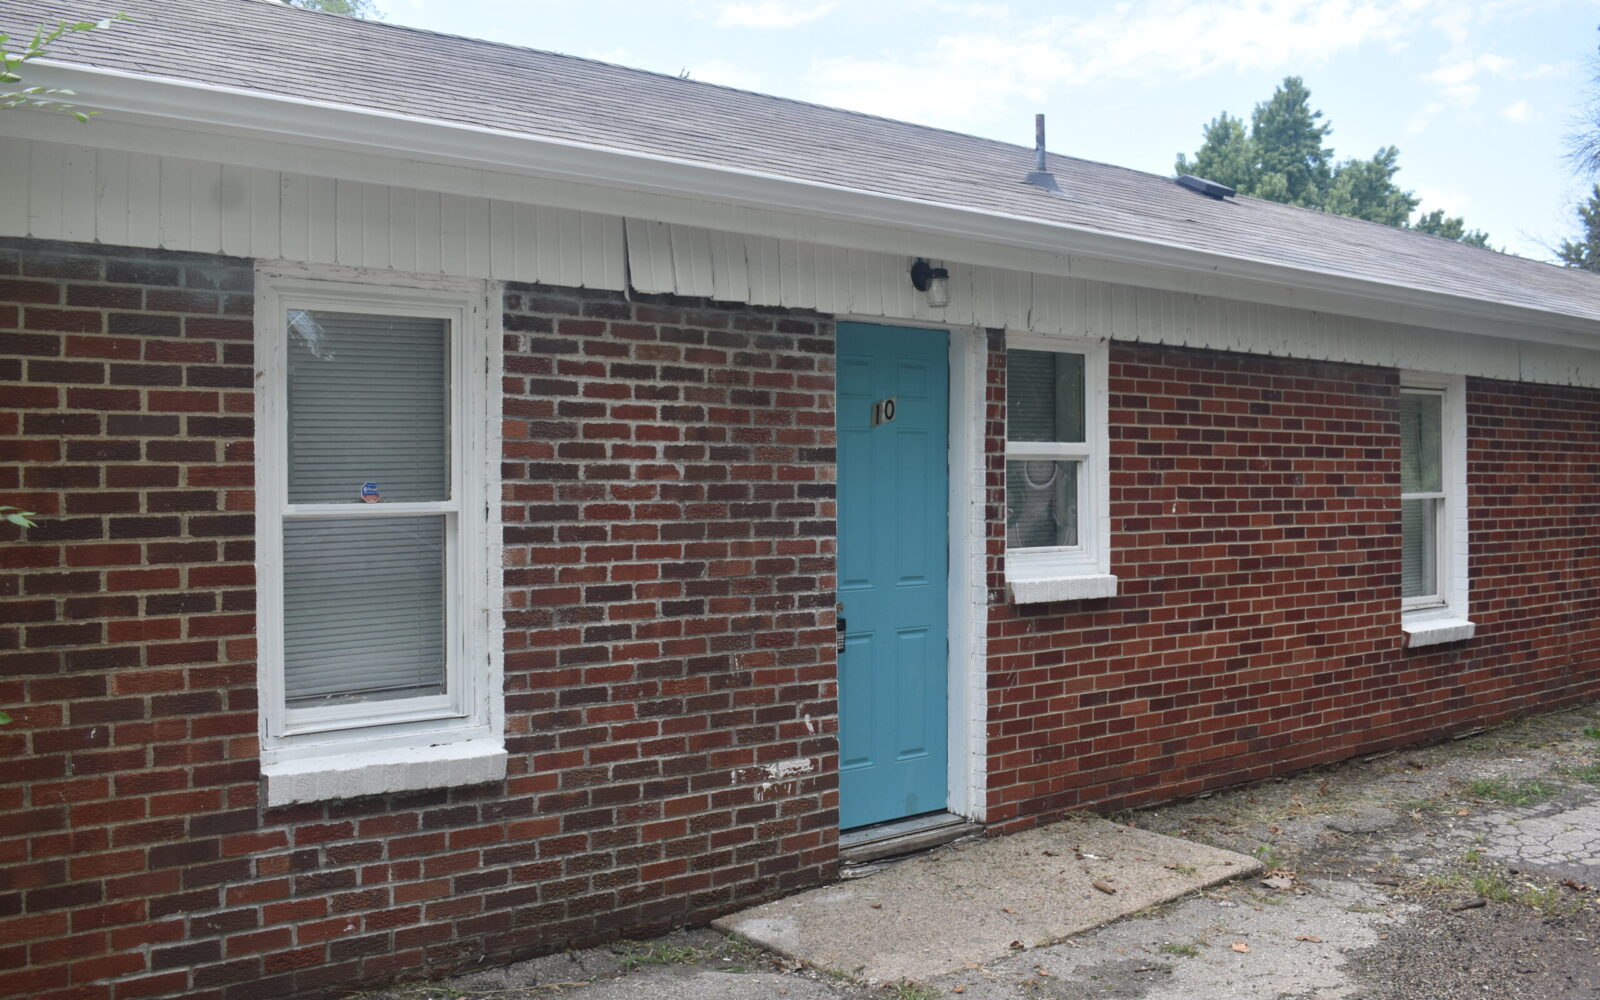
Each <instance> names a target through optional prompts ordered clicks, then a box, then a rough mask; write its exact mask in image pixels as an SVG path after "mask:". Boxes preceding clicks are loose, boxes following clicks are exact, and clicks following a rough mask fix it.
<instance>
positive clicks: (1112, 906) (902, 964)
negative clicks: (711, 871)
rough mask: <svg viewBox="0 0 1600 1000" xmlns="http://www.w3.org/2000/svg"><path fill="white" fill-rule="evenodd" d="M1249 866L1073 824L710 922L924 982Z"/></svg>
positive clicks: (814, 958) (874, 978)
mask: <svg viewBox="0 0 1600 1000" xmlns="http://www.w3.org/2000/svg"><path fill="white" fill-rule="evenodd" d="M1260 871H1261V864H1260V863H1259V862H1257V861H1256V860H1255V859H1253V858H1249V857H1246V856H1244V855H1242V854H1235V853H1234V852H1232V851H1225V850H1222V849H1220V848H1216V847H1210V846H1207V845H1204V844H1197V843H1193V842H1191V841H1187V840H1178V839H1176V838H1174V837H1167V836H1163V835H1162V834H1158V833H1151V832H1150V831H1148V830H1140V829H1136V828H1133V827H1128V826H1122V825H1120V824H1116V823H1111V822H1107V821H1105V820H1100V819H1094V818H1084V819H1073V820H1068V821H1066V822H1063V823H1057V824H1055V825H1053V826H1048V827H1043V828H1040V829H1037V830H1029V831H1026V832H1023V833H1018V834H1014V835H1012V836H1009V837H999V838H996V839H994V840H985V841H980V842H977V843H970V842H969V843H965V844H953V845H951V846H949V847H945V848H941V849H940V850H938V851H935V852H932V853H930V854H927V855H924V856H922V857H918V858H913V859H911V860H909V861H905V862H902V863H900V864H898V865H895V866H893V867H891V868H888V869H885V870H884V871H880V872H876V873H874V874H872V875H868V876H866V877H864V878H860V879H855V880H852V881H849V882H842V883H839V884H837V885H830V886H824V887H822V888H820V889H812V890H810V891H808V892H803V893H800V894H799V895H796V896H790V897H789V898H787V899H780V900H777V901H775V902H772V903H766V904H764V905H762V906H757V907H753V908H751V909H748V910H744V911H741V912H739V913H734V914H730V915H729V916H726V917H723V918H722V919H720V920H717V921H716V922H714V923H713V925H712V926H714V927H716V928H717V929H718V930H722V931H726V932H728V933H732V934H738V935H740V936H742V937H744V938H747V939H749V940H750V941H753V942H755V943H756V944H759V945H761V946H763V947H765V948H769V949H771V950H773V951H776V952H778V953H780V954H783V955H786V956H788V957H790V958H793V959H797V960H799V961H802V962H805V963H806V964H808V965H811V966H813V967H816V968H820V969H826V970H829V971H832V972H840V973H844V974H847V975H851V976H855V977H857V978H859V979H862V980H865V981H867V982H869V983H882V982H899V981H901V980H913V981H926V980H928V979H931V978H933V977H934V976H938V975H942V974H944V973H948V972H955V971H957V970H960V969H963V968H966V967H967V964H968V963H977V964H982V963H984V962H987V961H991V960H993V959H996V958H1000V957H1002V956H1004V955H1007V954H1010V953H1011V952H1013V951H1017V950H1021V949H1026V948H1034V947H1040V946H1043V945H1048V944H1053V943H1055V942H1057V941H1060V940H1061V939H1062V938H1065V937H1067V936H1068V935H1071V934H1076V933H1078V932H1080V931H1084V930H1088V929H1089V928H1091V927H1096V926H1098V925H1100V924H1104V923H1107V922H1109V921H1112V920H1116V919H1118V918H1119V917H1123V916H1126V915H1128V914H1130V913H1134V912H1136V911H1138V910H1141V909H1144V908H1145V907H1147V906H1151V905H1154V904H1156V903H1164V902H1167V901H1169V900H1173V899H1177V898H1178V897H1180V896H1183V895H1184V894H1186V893H1189V892H1193V891H1194V890H1196V889H1202V888H1205V887H1207V886H1210V885H1215V884H1217V883H1218V882H1224V881H1227V880H1228V879H1232V878H1238V877H1240V876H1244V875H1253V874H1256V873H1258V872H1260ZM1096 883H1100V884H1101V885H1103V886H1105V887H1106V888H1109V889H1114V890H1116V891H1115V892H1112V893H1108V892H1105V891H1103V890H1102V889H1099V888H1097V887H1096Z"/></svg>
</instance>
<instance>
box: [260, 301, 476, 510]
mask: <svg viewBox="0 0 1600 1000" xmlns="http://www.w3.org/2000/svg"><path fill="white" fill-rule="evenodd" d="M288 320H289V502H290V503H342V502H349V503H360V502H361V498H360V491H361V487H362V484H364V483H374V484H376V486H377V488H378V492H379V494H380V496H381V497H382V498H383V501H384V502H386V503H406V502H416V501H427V500H446V499H449V483H450V471H449V469H450V453H449V442H450V422H449V404H450V388H449V387H450V363H449V340H450V331H449V323H448V322H447V321H445V320H442V319H431V318H425V317H413V316H368V315H360V314H356V313H343V312H323V311H315V312H313V311H309V310H290V311H289V316H288Z"/></svg>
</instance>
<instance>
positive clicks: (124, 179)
mask: <svg viewBox="0 0 1600 1000" xmlns="http://www.w3.org/2000/svg"><path fill="white" fill-rule="evenodd" d="M95 160H96V162H95V170H94V186H95V189H94V238H95V239H97V240H99V241H100V242H102V243H109V244H114V245H118V246H138V244H137V243H134V242H133V241H132V240H130V239H129V236H128V162H129V154H128V153H125V152H123V151H122V150H120V149H102V150H99V152H98V153H97V155H96V157H95ZM5 176H8V175H7V174H6V172H5V166H4V163H3V162H0V177H5Z"/></svg>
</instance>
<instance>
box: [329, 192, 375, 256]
mask: <svg viewBox="0 0 1600 1000" xmlns="http://www.w3.org/2000/svg"><path fill="white" fill-rule="evenodd" d="M365 187H366V185H365V184H364V183H363V182H361V181H349V180H339V181H335V182H334V260H336V261H338V262H339V263H340V264H345V265H347V266H350V267H360V266H361V265H362V263H363V262H364V258H365V254H364V253H363V248H362V245H361V242H362V238H363V236H362V232H361V230H362V225H363V218H362V216H363V215H364V214H365V213H366V208H367V199H366V197H365V192H364V191H363V190H362V189H363V188H365Z"/></svg>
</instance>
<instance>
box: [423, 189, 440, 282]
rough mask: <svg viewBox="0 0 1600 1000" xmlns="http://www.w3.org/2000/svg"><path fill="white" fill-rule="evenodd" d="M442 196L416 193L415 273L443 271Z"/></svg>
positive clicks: (434, 192) (432, 192)
mask: <svg viewBox="0 0 1600 1000" xmlns="http://www.w3.org/2000/svg"><path fill="white" fill-rule="evenodd" d="M443 220H444V196H443V195H441V194H440V193H439V192H437V191H418V192H417V223H416V225H417V271H418V272H420V273H422V274H437V273H439V272H440V271H441V270H443V269H444V261H443V254H444V229H443V227H444V221H443Z"/></svg>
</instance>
